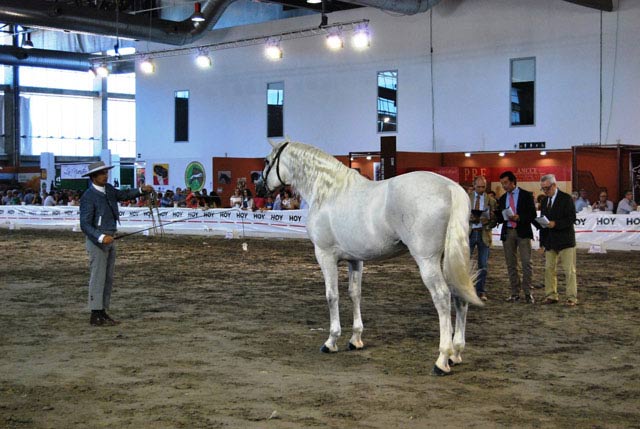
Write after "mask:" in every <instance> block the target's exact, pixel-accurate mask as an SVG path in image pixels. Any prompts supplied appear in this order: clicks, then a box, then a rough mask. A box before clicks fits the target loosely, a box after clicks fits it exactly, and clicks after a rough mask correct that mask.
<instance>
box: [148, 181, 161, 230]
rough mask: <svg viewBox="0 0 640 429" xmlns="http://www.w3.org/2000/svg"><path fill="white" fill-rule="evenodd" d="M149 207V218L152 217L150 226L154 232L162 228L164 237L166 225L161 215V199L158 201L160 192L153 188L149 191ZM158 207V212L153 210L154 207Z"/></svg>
mask: <svg viewBox="0 0 640 429" xmlns="http://www.w3.org/2000/svg"><path fill="white" fill-rule="evenodd" d="M147 207H149V218H150V219H151V225H152V227H151V228H150V229H151V230H153V232H154V233H157V232H158V230H160V237H164V227H163V225H162V218H161V217H160V209H159V207H160V201H158V193H157V192H156V191H155V189H154V190H152V191H151V192H150V193H149V197H148V198H147ZM154 208H155V209H156V212H155V213H154V212H153V209H154Z"/></svg>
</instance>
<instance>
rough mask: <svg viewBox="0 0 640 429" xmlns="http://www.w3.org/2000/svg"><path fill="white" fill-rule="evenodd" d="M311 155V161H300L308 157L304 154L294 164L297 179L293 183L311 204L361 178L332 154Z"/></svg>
mask: <svg viewBox="0 0 640 429" xmlns="http://www.w3.org/2000/svg"><path fill="white" fill-rule="evenodd" d="M311 156H312V160H311V163H307V162H300V161H299V160H301V159H308V158H306V157H304V156H300V157H298V158H297V159H298V162H295V165H294V166H293V168H295V170H296V171H295V172H294V174H293V176H294V178H295V180H294V181H293V183H292V186H293V187H294V188H295V189H296V190H297V191H298V192H299V193H300V195H301V196H302V197H303V198H304V199H305V201H307V203H308V204H309V206H314V205H316V204H319V203H322V201H324V200H325V199H326V198H330V197H331V196H332V195H335V193H336V192H339V191H340V190H342V189H344V188H346V187H349V186H350V185H351V184H353V182H354V181H357V180H358V179H360V176H359V175H358V174H357V173H355V172H354V171H353V170H350V169H349V168H348V167H346V166H345V165H344V164H342V163H341V162H340V161H338V160H337V159H335V158H334V157H332V156H331V155H328V154H325V153H324V152H321V151H318V152H315V153H312V154H311ZM361 179H362V180H365V179H364V178H361Z"/></svg>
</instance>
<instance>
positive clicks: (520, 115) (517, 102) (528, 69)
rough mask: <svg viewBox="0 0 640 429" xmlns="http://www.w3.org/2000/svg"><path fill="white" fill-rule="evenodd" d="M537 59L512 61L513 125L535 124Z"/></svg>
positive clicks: (511, 96) (511, 95)
mask: <svg viewBox="0 0 640 429" xmlns="http://www.w3.org/2000/svg"><path fill="white" fill-rule="evenodd" d="M535 83H536V59H535V58H519V59H513V60H511V92H510V98H511V125H512V126H520V125H534V124H535Z"/></svg>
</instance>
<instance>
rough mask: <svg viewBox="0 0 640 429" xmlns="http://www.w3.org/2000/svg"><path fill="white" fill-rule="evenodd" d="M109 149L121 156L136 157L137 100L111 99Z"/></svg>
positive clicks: (108, 112) (108, 113)
mask: <svg viewBox="0 0 640 429" xmlns="http://www.w3.org/2000/svg"><path fill="white" fill-rule="evenodd" d="M107 116H108V117H109V129H108V133H107V134H108V135H109V150H111V153H113V154H118V155H120V157H121V158H135V157H136V102H135V100H120V99H109V100H108V101H107Z"/></svg>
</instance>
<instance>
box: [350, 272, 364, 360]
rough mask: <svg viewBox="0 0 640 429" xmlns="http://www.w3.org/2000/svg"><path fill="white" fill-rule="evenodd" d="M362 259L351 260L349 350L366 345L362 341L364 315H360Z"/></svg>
mask: <svg viewBox="0 0 640 429" xmlns="http://www.w3.org/2000/svg"><path fill="white" fill-rule="evenodd" d="M361 285H362V261H349V296H350V297H351V302H352V304H353V333H352V334H351V339H350V340H349V350H358V349H361V348H363V347H364V343H363V342H362V331H363V329H364V326H363V325H362V316H361V315H360V298H361V296H362V288H361Z"/></svg>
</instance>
